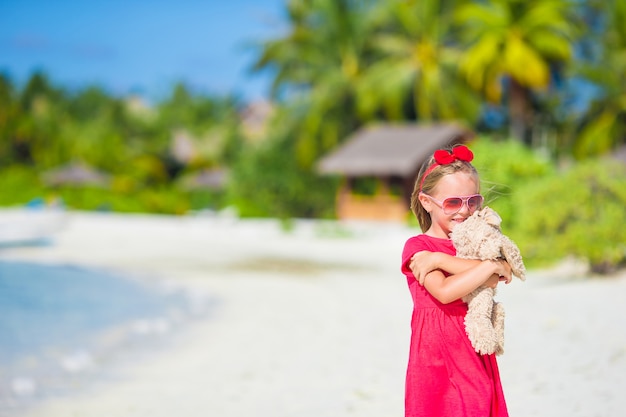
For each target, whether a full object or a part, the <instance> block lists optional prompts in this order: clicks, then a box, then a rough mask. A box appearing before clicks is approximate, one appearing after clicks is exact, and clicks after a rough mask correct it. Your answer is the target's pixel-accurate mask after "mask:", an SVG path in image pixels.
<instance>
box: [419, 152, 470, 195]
mask: <svg viewBox="0 0 626 417" xmlns="http://www.w3.org/2000/svg"><path fill="white" fill-rule="evenodd" d="M433 156H434V158H435V162H433V164H432V165H431V166H429V167H428V169H427V170H426V172H425V173H424V175H422V181H420V192H421V191H422V186H423V185H424V180H425V179H426V177H427V176H428V174H430V173H431V172H432V171H433V169H435V168H437V167H438V166H439V165H448V164H451V163H453V162H454V161H456V160H457V159H458V160H459V161H464V162H472V160H473V159H474V154H473V153H472V151H470V150H469V149H468V148H467V146H465V145H459V146H455V147H454V148H452V151H447V150H445V149H439V150H437V151H435V153H434V154H433Z"/></svg>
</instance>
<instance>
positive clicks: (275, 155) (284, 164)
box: [227, 141, 338, 219]
mask: <svg viewBox="0 0 626 417" xmlns="http://www.w3.org/2000/svg"><path fill="white" fill-rule="evenodd" d="M337 185H338V181H337V180H336V179H335V178H327V177H321V176H320V175H319V174H317V173H316V172H313V171H312V170H311V169H306V168H303V167H301V166H300V165H299V164H298V161H297V160H296V158H295V152H294V151H293V147H292V146H291V145H290V144H289V143H287V142H286V141H284V142H280V141H275V142H273V143H267V144H265V145H264V146H263V147H261V148H256V149H249V150H247V151H245V152H242V153H241V155H240V159H239V160H238V161H237V162H236V163H235V165H234V167H233V169H232V171H231V177H230V180H229V184H228V194H227V201H228V202H229V203H230V204H232V205H234V206H236V207H237V209H238V212H239V214H240V215H241V216H242V217H276V218H281V219H287V218H294V217H300V218H329V217H332V215H333V211H334V201H335V196H336V190H337Z"/></svg>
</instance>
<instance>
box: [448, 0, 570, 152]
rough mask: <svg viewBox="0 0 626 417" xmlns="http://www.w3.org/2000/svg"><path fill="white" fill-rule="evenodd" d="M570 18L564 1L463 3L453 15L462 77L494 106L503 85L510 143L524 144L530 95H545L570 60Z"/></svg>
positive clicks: (528, 120)
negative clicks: (554, 73) (461, 49)
mask: <svg viewBox="0 0 626 417" xmlns="http://www.w3.org/2000/svg"><path fill="white" fill-rule="evenodd" d="M573 12H574V9H573V4H572V3H571V2H569V1H567V0H534V1H526V0H489V1H487V2H480V3H478V2H471V3H467V4H465V5H463V6H462V7H460V8H459V9H458V10H457V11H456V13H455V20H456V22H457V24H458V25H459V29H460V33H461V39H462V41H463V43H464V45H465V47H467V51H466V53H465V54H464V56H463V58H462V60H461V62H460V70H461V73H462V74H463V75H464V76H465V77H466V79H467V81H468V82H469V84H470V85H471V86H472V87H473V88H475V89H476V90H477V91H480V92H481V93H483V94H484V96H485V97H486V98H487V99H488V100H489V101H491V102H495V103H498V102H500V100H501V98H502V95H503V90H502V86H503V84H504V83H503V81H504V82H506V86H507V91H506V93H507V94H508V110H509V118H510V126H511V135H512V136H513V137H514V138H517V139H520V140H526V141H527V140H528V137H527V133H528V126H529V125H530V123H531V122H532V111H531V108H530V100H531V96H532V93H533V92H534V91H545V90H546V89H547V88H548V87H549V85H550V79H551V70H552V69H553V68H555V65H556V64H559V63H566V62H568V61H569V60H570V59H571V58H572V46H573V41H574V40H575V37H576V35H577V26H576V23H575V19H574V13H573Z"/></svg>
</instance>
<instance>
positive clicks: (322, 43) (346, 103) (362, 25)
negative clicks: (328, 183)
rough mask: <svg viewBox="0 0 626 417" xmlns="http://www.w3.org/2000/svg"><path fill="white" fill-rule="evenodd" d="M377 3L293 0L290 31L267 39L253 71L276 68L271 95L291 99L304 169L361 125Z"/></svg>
mask: <svg viewBox="0 0 626 417" xmlns="http://www.w3.org/2000/svg"><path fill="white" fill-rule="evenodd" d="M375 3H376V2H375V1H359V2H357V1H354V0H352V1H351V0H308V1H307V0H291V1H290V2H289V3H288V5H287V12H288V20H289V22H288V23H289V25H290V28H289V32H288V33H287V34H286V36H284V37H282V38H278V39H274V40H270V41H267V42H265V43H263V44H262V46H261V53H260V56H259V58H258V60H257V61H256V63H255V65H254V67H253V69H254V70H257V71H258V70H262V69H268V68H271V69H274V70H275V73H276V75H275V78H274V82H273V88H272V93H273V96H274V98H275V99H277V100H279V101H280V100H288V101H287V105H288V106H289V108H290V109H291V110H292V111H291V112H290V113H291V115H290V117H296V119H297V120H298V122H297V125H298V126H297V128H295V129H294V132H295V133H294V134H295V135H296V138H295V140H296V142H297V146H296V152H297V156H298V159H299V161H300V162H301V164H302V165H303V166H307V165H310V164H311V163H312V162H313V161H314V160H315V158H316V157H317V156H319V155H320V154H321V153H323V152H325V151H327V150H328V149H330V148H332V147H334V146H335V145H336V144H337V143H338V142H339V141H340V140H341V139H342V138H343V137H344V136H345V135H346V134H347V133H348V132H351V131H352V130H354V129H355V128H356V127H358V126H359V124H360V123H361V121H360V120H358V119H357V117H356V99H355V97H356V93H355V91H356V88H357V85H358V83H359V80H360V78H361V77H362V74H363V71H364V70H365V68H366V66H367V65H366V64H367V62H368V44H367V42H368V40H369V34H370V30H371V28H372V27H373V19H375V18H376V14H375V13H373V12H372V11H373V5H374V4H375Z"/></svg>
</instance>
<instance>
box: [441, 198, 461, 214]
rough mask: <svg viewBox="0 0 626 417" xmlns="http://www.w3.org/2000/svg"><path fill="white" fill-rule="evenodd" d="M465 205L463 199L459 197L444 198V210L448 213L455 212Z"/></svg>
mask: <svg viewBox="0 0 626 417" xmlns="http://www.w3.org/2000/svg"><path fill="white" fill-rule="evenodd" d="M461 207H463V200H461V199H460V198H457V197H452V198H446V199H445V200H443V212H444V213H446V214H454V213H456V212H458V211H459V210H461Z"/></svg>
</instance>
